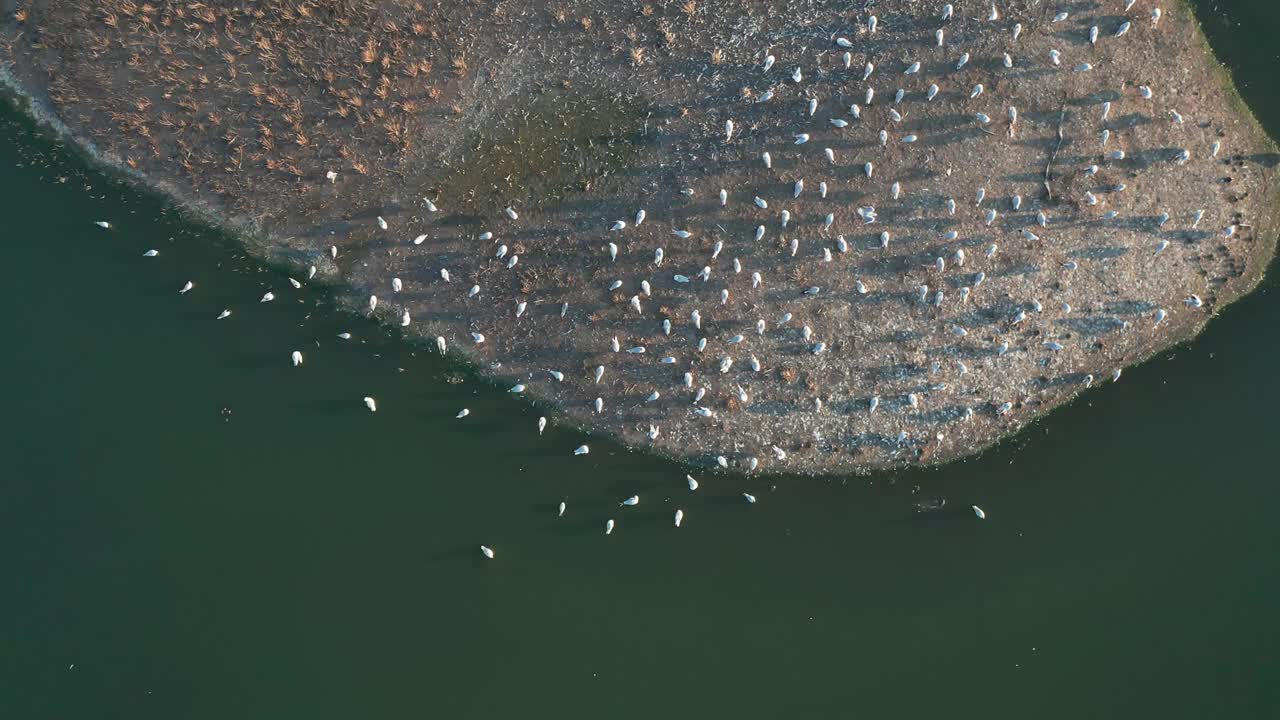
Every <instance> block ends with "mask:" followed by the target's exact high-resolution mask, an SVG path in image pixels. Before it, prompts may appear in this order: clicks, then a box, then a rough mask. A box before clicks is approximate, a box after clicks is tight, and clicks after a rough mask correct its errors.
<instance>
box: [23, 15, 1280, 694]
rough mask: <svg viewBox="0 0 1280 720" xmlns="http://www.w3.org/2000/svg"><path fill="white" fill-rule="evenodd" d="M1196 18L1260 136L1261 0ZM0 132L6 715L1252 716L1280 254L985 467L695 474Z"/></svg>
mask: <svg viewBox="0 0 1280 720" xmlns="http://www.w3.org/2000/svg"><path fill="white" fill-rule="evenodd" d="M1198 9H1199V11H1200V12H1201V17H1202V18H1205V26H1206V31H1207V32H1208V33H1209V34H1210V37H1211V39H1213V40H1214V41H1215V45H1216V49H1217V50H1218V52H1219V53H1220V54H1221V55H1222V57H1223V58H1224V60H1226V61H1227V62H1228V64H1229V65H1231V66H1232V67H1233V68H1236V70H1237V72H1238V74H1237V80H1238V81H1239V82H1240V85H1241V90H1242V92H1243V94H1244V95H1245V97H1246V99H1247V100H1248V101H1249V102H1250V104H1251V106H1252V107H1253V108H1254V109H1255V111H1256V112H1257V113H1258V115H1259V117H1260V118H1261V119H1262V120H1263V122H1264V124H1265V125H1266V126H1267V129H1268V130H1269V131H1270V132H1271V133H1272V134H1273V135H1274V134H1276V131H1277V129H1280V99H1276V98H1275V97H1273V96H1270V95H1268V94H1266V93H1265V90H1266V80H1267V79H1268V78H1270V77H1272V76H1273V75H1274V74H1275V72H1276V71H1277V69H1280V61H1277V59H1276V56H1275V52H1274V49H1273V48H1271V47H1270V46H1269V45H1268V40H1267V38H1266V37H1265V36H1264V34H1263V33H1259V32H1256V31H1252V30H1251V28H1265V27H1274V26H1275V23H1276V22H1277V21H1280V8H1275V7H1273V6H1272V5H1270V4H1264V3H1260V2H1259V3H1252V4H1245V3H1229V4H1228V3H1222V4H1218V5H1210V4H1208V3H1205V4H1203V7H1200V8H1198ZM0 127H2V128H3V132H2V133H0V135H3V137H4V141H3V142H0V168H3V170H0V172H3V173H4V177H5V183H4V187H5V189H6V192H5V194H4V196H3V199H2V200H0V202H2V203H3V205H2V207H3V208H4V210H5V217H6V220H7V225H6V229H5V231H4V234H5V238H6V250H7V253H6V258H5V262H4V263H3V264H0V292H3V293H4V299H5V301H4V302H3V303H0V308H3V309H0V326H3V327H4V328H5V333H6V337H5V340H4V344H3V350H2V351H0V368H2V369H3V371H4V376H5V377H6V378H7V379H8V382H7V383H6V384H5V395H4V401H3V402H0V438H3V440H2V441H0V449H2V450H3V457H4V471H3V473H2V474H0V547H3V548H4V551H3V552H2V553H0V578H2V580H0V617H2V618H3V621H0V676H2V677H4V678H5V680H4V681H3V682H0V714H3V716H4V717H14V718H37V717H97V718H165V719H170V718H175V717H184V718H211V719H212V718H219V719H221V718H228V717H237V718H309V719H310V718H331V717H332V718H339V717H343V718H347V717H378V718H401V717H404V718H409V717H415V718H416V717H423V716H443V717H587V716H592V717H598V716H601V715H603V714H608V715H610V716H613V717H623V718H632V717H634V718H650V717H653V716H655V715H659V714H662V715H666V716H670V717H719V716H726V717H728V716H732V717H760V718H766V717H767V718H776V717H832V716H840V715H854V714H858V715H863V716H870V717H912V718H914V717H939V716H949V717H978V716H982V717H988V718H989V717H1010V718H1014V717H1028V716H1034V717H1064V718H1065V717H1071V718H1079V717H1084V716H1087V717H1123V718H1145V717H1161V718H1203V717H1232V718H1263V717H1273V716H1274V715H1275V713H1276V710H1277V707H1278V706H1280V687H1278V686H1277V685H1276V683H1275V682H1274V674H1275V673H1274V668H1275V667H1276V657H1275V648H1276V646H1277V642H1278V641H1280V620H1277V619H1276V615H1275V613H1274V608H1275V607H1276V604H1277V602H1280V569H1278V568H1277V563H1276V561H1275V558H1274V548H1275V547H1276V544H1277V541H1278V540H1280V528H1277V525H1276V523H1275V507H1276V505H1277V503H1278V502H1280V487H1277V485H1276V483H1275V482H1274V480H1273V477H1274V475H1275V470H1274V468H1275V466H1276V464H1277V462H1280V449H1277V447H1276V443H1275V442H1274V430H1275V421H1274V418H1273V414H1274V410H1273V408H1274V407H1275V406H1276V403H1277V401H1280V380H1278V379H1277V378H1276V374H1275V361H1274V357H1275V353H1276V351H1277V349H1280V348H1278V347H1277V346H1278V345H1280V342H1278V341H1277V340H1276V338H1275V333H1274V332H1272V329H1273V328H1275V327H1277V326H1280V300H1278V299H1277V293H1276V290H1277V285H1276V281H1275V279H1274V275H1272V276H1269V277H1268V278H1267V279H1266V280H1264V282H1263V285H1262V287H1260V288H1259V290H1258V291H1257V292H1255V293H1254V294H1252V295H1250V296H1249V297H1247V298H1245V299H1244V300H1242V301H1240V302H1239V303H1237V304H1235V305H1232V306H1231V307H1229V308H1227V309H1226V310H1225V311H1224V312H1223V313H1222V315H1221V316H1220V317H1219V318H1217V319H1216V320H1215V321H1214V322H1212V323H1211V324H1210V326H1209V328H1208V330H1207V331H1206V332H1205V333H1204V334H1203V335H1202V336H1200V337H1199V338H1197V339H1196V340H1195V341H1194V342H1193V343H1192V344H1191V345H1190V346H1188V347H1184V348H1178V349H1175V350H1173V351H1170V352H1167V353H1164V354H1162V355H1160V356H1159V357H1157V358H1156V359H1153V360H1152V361H1150V362H1148V363H1147V364H1145V365H1143V366H1141V367H1138V368H1135V369H1132V370H1129V371H1126V372H1125V374H1124V376H1123V378H1122V379H1121V381H1120V382H1119V383H1117V384H1115V385H1114V386H1110V387H1108V388H1106V389H1105V390H1104V391H1099V392H1092V393H1089V394H1086V395H1084V396H1083V397H1082V398H1080V399H1079V400H1077V401H1076V402H1075V403H1074V404H1073V405H1072V406H1070V407H1068V408H1065V409H1063V410H1062V411H1060V412H1058V413H1055V414H1054V415H1053V416H1052V417H1051V418H1049V420H1048V421H1047V422H1045V423H1041V424H1039V425H1036V426H1033V427H1032V428H1030V429H1029V430H1028V431H1026V432H1024V433H1023V434H1021V435H1019V436H1017V437H1016V438H1015V439H1014V440H1013V441H1012V442H1009V443H1005V444H1003V445H1001V446H999V447H998V448H997V449H995V450H993V451H990V452H988V453H986V454H984V455H982V456H980V457H978V458H976V459H974V460H971V461H968V462H964V463H959V464H955V465H951V466H947V467H944V468H942V469H940V470H930V471H925V470H917V471H910V472H901V473H894V474H881V475H873V476H871V477H867V478H857V479H853V478H850V479H849V480H847V481H845V480H841V479H829V480H814V479H804V478H789V477H763V478H751V479H741V478H737V477H734V478H728V477H718V476H716V475H703V474H697V477H698V478H699V479H700V480H701V481H702V484H701V486H700V488H699V489H698V490H697V491H696V492H695V493H692V494H691V493H689V492H688V490H687V488H686V486H685V482H684V474H685V471H684V470H683V469H682V468H680V467H679V466H676V465H674V464H671V463H667V462H662V461H659V460H654V459H652V458H649V457H646V456H644V455H641V454H635V453H631V452H627V451H625V450H622V449H620V448H618V447H616V446H611V445H609V444H608V443H604V442H600V441H596V440H592V439H590V438H586V437H584V436H581V435H579V434H577V433H574V432H571V431H567V430H564V429H562V428H559V427H557V426H555V425H553V426H552V427H550V428H548V430H547V432H546V434H545V435H544V436H543V437H542V438H539V437H538V435H537V432H536V428H535V422H536V419H537V417H538V415H539V412H538V411H537V410H535V409H532V408H529V407H527V406H526V405H525V404H524V403H522V402H520V401H518V400H516V399H514V398H511V397H510V396H508V395H507V394H506V393H505V392H503V389H501V388H498V389H495V388H491V387H489V386H487V385H484V384H481V383H477V382H474V381H472V380H469V379H468V376H467V374H466V373H465V371H463V370H461V369H460V368H457V367H453V366H450V365H448V364H445V363H443V362H442V361H441V360H440V358H439V357H438V356H435V355H433V354H430V353H424V352H420V351H416V350H414V349H413V348H411V347H408V346H406V345H405V344H403V343H401V342H400V341H398V340H397V339H396V338H394V337H391V336H389V335H387V334H386V332H385V331H384V330H382V329H380V328H379V327H378V326H375V325H373V324H371V323H369V322H367V321H364V320H360V319H358V318H354V317H352V316H349V315H345V314H343V313H341V312H339V311H336V310H334V309H333V308H332V307H331V306H330V302H329V300H328V299H327V298H326V297H325V296H323V295H321V294H317V293H314V292H312V291H309V290H307V291H293V290H292V289H290V288H289V287H288V285H287V283H285V281H284V277H283V276H282V275H278V274H275V273H272V272H268V271H264V270H262V269H261V267H260V266H259V265H257V264H256V263H254V262H252V261H250V260H248V259H245V258H243V257H242V256H241V255H240V254H239V253H238V251H236V250H235V249H234V247H231V246H229V245H227V244H226V243H225V241H223V240H222V239H220V238H219V237H218V236H216V235H214V234H211V233H208V232H206V231H204V230H201V229H199V228H195V227H192V226H190V225H189V224H186V223H183V222H181V221H180V220H179V219H178V218H176V217H174V216H173V215H172V213H170V212H169V211H167V210H166V209H165V207H164V206H163V205H161V204H159V203H157V202H155V201H153V200H151V199H148V198H145V197H142V196H139V195H138V194H137V193H135V192H133V191H130V190H127V189H124V188H121V187H119V186H116V185H114V184H113V183H111V182H110V181H108V180H106V179H105V178H103V177H102V176H100V175H98V174H96V173H94V172H91V171H87V170H86V169H85V168H84V167H83V165H81V164H80V163H79V162H78V161H76V160H74V159H73V158H70V157H69V155H68V154H67V153H66V152H64V151H61V150H59V149H58V148H56V147H52V146H50V145H49V144H47V143H46V142H44V141H41V140H40V139H38V138H35V137H33V136H32V135H31V133H30V129H29V127H28V126H27V125H26V124H25V123H24V122H22V121H20V120H19V119H18V118H16V117H15V116H13V115H12V114H11V113H8V112H7V111H6V113H5V114H4V116H3V123H2V125H0ZM103 218H106V219H109V220H111V221H112V222H113V223H115V228H114V229H113V231H111V232H103V231H101V230H99V229H98V228H96V227H94V226H93V225H92V221H94V220H97V219H103ZM153 248H154V249H157V250H158V251H159V255H158V256H156V257H154V258H145V257H143V253H144V252H145V251H147V250H149V249H153ZM1274 269H1275V268H1274V265H1273V268H1272V272H1273V273H1274ZM187 281H193V282H194V283H195V287H194V288H193V289H192V291H191V292H189V293H187V294H186V295H179V294H178V290H179V289H180V288H181V287H182V286H183V284H184V283H185V282H187ZM268 288H271V289H274V291H275V293H276V295H277V299H276V300H275V301H274V302H271V303H266V304H262V303H259V298H260V297H261V296H262V294H263V293H264V292H266V290H267V289H268ZM227 308H230V309H231V310H232V311H233V314H232V316H231V317H229V318H227V319H225V320H222V321H216V320H215V319H214V318H215V317H216V316H217V315H218V314H219V313H220V312H222V311H223V310H224V309H227ZM344 331H346V332H351V333H352V339H351V340H350V341H348V342H344V341H342V340H340V339H338V338H337V337H336V335H337V334H338V333H340V332H344ZM317 343H318V344H317ZM295 349H296V350H300V351H301V352H303V353H304V355H305V362H304V364H303V366H302V367H299V368H294V367H292V366H291V364H290V361H289V353H290V352H291V351H292V350H295ZM366 395H368V396H373V397H376V398H377V399H378V401H379V407H378V412H377V413H376V414H370V413H368V411H367V410H366V409H365V408H364V406H363V404H362V403H361V398H362V397H364V396H366ZM462 407H467V408H469V409H470V410H471V415H469V416H468V417H467V418H465V419H463V420H457V419H455V418H454V415H455V414H456V413H457V411H458V410H459V409H460V408H462ZM583 442H589V443H590V444H591V447H592V452H591V454H590V455H588V456H587V457H585V458H584V457H576V458H575V457H573V456H571V455H570V451H571V449H572V448H573V447H575V446H577V445H579V444H581V443H583ZM742 492H750V493H752V494H753V495H755V496H756V497H757V498H758V502H757V503H756V504H754V505H748V504H747V503H745V502H744V501H743V500H742V498H741V495H740V493H742ZM633 493H638V494H639V495H640V497H641V502H640V504H639V505H637V506H636V507H621V508H620V507H618V503H619V502H620V501H621V500H622V499H623V498H626V497H628V496H629V495H632V494H633ZM941 498H946V499H947V504H946V506H945V507H944V508H943V509H941V510H938V511H934V512H923V513H921V512H917V511H916V510H915V505H916V503H918V502H921V501H924V500H935V501H936V500H940V499H941ZM561 500H565V501H566V503H567V512H566V514H565V516H564V517H563V518H559V519H557V518H556V505H557V503H558V502H560V501H561ZM975 503H976V504H978V505H981V506H982V507H983V508H984V509H985V510H986V512H987V520H986V521H985V522H980V521H978V520H976V519H975V518H974V516H973V514H972V512H971V511H970V510H969V505H970V504H975ZM677 508H680V509H683V510H684V512H685V518H684V524H683V527H681V528H680V529H678V530H677V529H675V528H673V527H671V519H672V513H673V512H674V511H675V509H677ZM610 517H612V518H615V519H616V520H617V529H616V530H615V532H614V533H613V534H612V535H611V536H609V537H606V536H605V535H604V532H603V531H604V522H605V520H606V519H608V518H610ZM481 543H484V544H486V545H489V546H491V547H492V548H494V550H495V552H496V554H497V557H496V558H495V560H493V561H485V560H484V558H482V557H481V556H480V553H479V551H478V545H479V544H481Z"/></svg>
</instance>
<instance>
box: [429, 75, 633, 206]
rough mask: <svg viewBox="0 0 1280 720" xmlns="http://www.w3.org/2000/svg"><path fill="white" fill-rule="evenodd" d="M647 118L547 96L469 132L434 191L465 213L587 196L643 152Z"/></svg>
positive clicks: (614, 103)
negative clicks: (492, 124)
mask: <svg viewBox="0 0 1280 720" xmlns="http://www.w3.org/2000/svg"><path fill="white" fill-rule="evenodd" d="M651 115H652V109H649V108H645V107H644V106H643V104H642V103H639V102H637V101H635V100H628V99H624V98H621V97H617V96H587V97H584V96H581V95H577V94H575V93H573V92H569V91H554V90H553V91H547V92H545V93H544V94H542V95H541V96H539V97H538V99H537V100H536V101H534V102H533V103H532V104H531V105H530V106H529V107H527V108H520V109H517V110H515V111H514V112H510V113H509V114H507V115H506V116H505V117H503V118H502V124H501V125H499V126H498V127H497V128H489V127H486V128H484V129H483V130H480V131H476V132H474V133H472V135H471V137H470V139H469V140H468V143H467V144H468V147H469V148H470V151H469V152H465V153H463V156H462V158H463V159H462V162H461V166H460V167H458V168H457V169H456V171H455V174H454V175H452V176H450V177H449V178H448V179H447V180H446V181H445V182H442V183H440V187H441V189H442V190H444V191H445V192H447V194H448V197H449V202H450V203H451V204H457V205H459V206H460V209H465V210H468V211H471V212H491V211H492V210H493V208H495V207H504V206H506V205H511V204H514V205H516V206H517V207H520V208H538V207H544V206H546V205H548V204H550V203H554V202H556V201H559V200H563V199H564V198H565V197H566V196H567V195H570V194H572V193H574V192H589V191H590V190H591V188H592V186H593V184H594V183H596V182H597V181H599V180H602V179H604V178H607V177H608V176H609V175H610V174H611V173H613V172H615V171H617V170H619V169H621V168H624V167H626V166H627V165H628V164H629V162H630V161H631V159H632V158H634V157H635V155H636V153H638V152H640V151H641V149H642V148H643V146H644V144H645V142H646V138H645V134H644V132H645V127H646V126H645V121H646V120H647V119H648V117H649V116H651Z"/></svg>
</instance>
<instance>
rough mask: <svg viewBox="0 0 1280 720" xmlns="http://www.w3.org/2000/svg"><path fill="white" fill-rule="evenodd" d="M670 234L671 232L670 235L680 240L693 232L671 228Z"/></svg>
mask: <svg viewBox="0 0 1280 720" xmlns="http://www.w3.org/2000/svg"><path fill="white" fill-rule="evenodd" d="M671 234H672V235H675V236H676V237H678V238H680V239H681V240H684V239H686V238H688V237H689V236H690V235H692V234H693V233H691V232H689V231H688V230H672V231H671Z"/></svg>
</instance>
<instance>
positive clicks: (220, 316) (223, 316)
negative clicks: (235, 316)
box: [218, 310, 231, 320]
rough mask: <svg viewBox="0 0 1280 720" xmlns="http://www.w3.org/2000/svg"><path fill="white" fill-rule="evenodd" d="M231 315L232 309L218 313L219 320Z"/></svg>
mask: <svg viewBox="0 0 1280 720" xmlns="http://www.w3.org/2000/svg"><path fill="white" fill-rule="evenodd" d="M229 317H231V311H230V310H223V311H222V312H221V313H219V314H218V319H219V320H222V319H224V318H229Z"/></svg>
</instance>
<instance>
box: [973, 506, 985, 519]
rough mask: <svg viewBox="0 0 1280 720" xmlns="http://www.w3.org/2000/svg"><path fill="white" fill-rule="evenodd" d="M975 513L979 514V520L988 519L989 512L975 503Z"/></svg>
mask: <svg viewBox="0 0 1280 720" xmlns="http://www.w3.org/2000/svg"><path fill="white" fill-rule="evenodd" d="M973 514H974V515H976V516H978V519H979V520H986V519H987V513H986V512H984V511H983V509H982V508H980V507H978V506H977V505H974V506H973Z"/></svg>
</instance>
